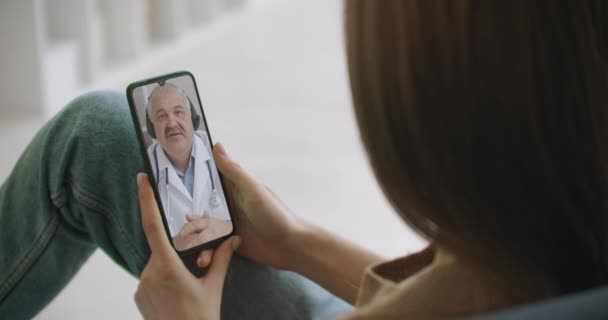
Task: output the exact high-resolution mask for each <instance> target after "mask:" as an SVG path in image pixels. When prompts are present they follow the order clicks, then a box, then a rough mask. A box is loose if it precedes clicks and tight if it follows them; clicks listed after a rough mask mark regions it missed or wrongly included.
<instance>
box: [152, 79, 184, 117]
mask: <svg viewBox="0 0 608 320" xmlns="http://www.w3.org/2000/svg"><path fill="white" fill-rule="evenodd" d="M164 88H170V89H175V91H177V92H179V93H181V94H182V96H183V97H184V102H185V103H186V105H185V108H186V109H188V112H191V110H190V100H189V99H188V95H187V94H186V92H184V90H183V89H182V88H180V87H178V86H177V85H175V84H173V83H171V82H166V81H165V82H164V84H162V85H161V84H157V85H155V86H154V87H153V88H152V91H150V95H148V100H147V101H146V115H147V117H148V118H149V119H150V121H152V115H151V114H150V112H151V110H152V106H151V102H150V99H151V98H152V96H153V95H154V94H155V93H156V92H157V91H158V90H160V89H164Z"/></svg>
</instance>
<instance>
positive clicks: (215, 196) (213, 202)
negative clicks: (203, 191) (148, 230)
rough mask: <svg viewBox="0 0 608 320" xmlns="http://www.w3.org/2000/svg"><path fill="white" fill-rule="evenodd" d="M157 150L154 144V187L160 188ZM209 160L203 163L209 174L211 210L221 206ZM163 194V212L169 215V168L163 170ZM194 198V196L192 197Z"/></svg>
mask: <svg viewBox="0 0 608 320" xmlns="http://www.w3.org/2000/svg"><path fill="white" fill-rule="evenodd" d="M157 150H158V144H156V145H155V146H154V151H153V153H154V164H155V166H156V179H157V180H156V187H157V188H158V187H159V186H160V167H159V165H158V155H157V153H156V152H157ZM209 162H210V160H207V161H205V163H206V164H207V171H208V172H209V179H210V180H211V197H210V198H209V206H210V207H211V208H217V207H219V206H220V204H221V200H220V196H219V194H218V192H217V188H216V187H215V182H214V181H213V174H212V173H211V172H212V171H211V165H210V164H209ZM165 192H166V198H167V207H168V208H165V210H168V212H167V215H170V212H171V211H170V210H171V206H170V197H169V167H166V168H165ZM193 197H194V196H193Z"/></svg>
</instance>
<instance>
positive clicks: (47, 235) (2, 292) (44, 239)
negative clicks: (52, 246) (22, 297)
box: [0, 215, 59, 301]
mask: <svg viewBox="0 0 608 320" xmlns="http://www.w3.org/2000/svg"><path fill="white" fill-rule="evenodd" d="M58 226H59V217H58V216H57V215H52V216H51V218H50V219H49V221H48V222H47V223H46V225H45V226H44V228H43V229H42V232H40V234H39V235H38V237H37V238H36V240H34V244H33V245H32V247H31V249H30V250H28V252H27V254H26V255H25V256H24V257H23V259H21V262H19V263H18V264H17V267H16V268H15V269H14V270H13V271H12V272H11V273H10V275H9V276H8V277H7V278H6V282H5V283H4V284H3V285H2V287H0V301H2V300H4V299H5V298H6V297H7V295H8V293H9V292H10V291H11V289H12V288H13V287H14V286H15V285H16V284H17V282H18V281H19V279H21V277H23V275H24V271H25V270H27V269H28V267H29V266H30V265H31V264H32V262H33V261H34V260H36V259H37V258H38V257H39V256H40V253H41V252H42V251H43V250H44V248H45V247H46V246H47V244H48V240H49V239H51V238H52V237H53V235H54V234H55V231H56V230H57V227H58ZM51 227H53V228H51ZM49 229H50V230H49Z"/></svg>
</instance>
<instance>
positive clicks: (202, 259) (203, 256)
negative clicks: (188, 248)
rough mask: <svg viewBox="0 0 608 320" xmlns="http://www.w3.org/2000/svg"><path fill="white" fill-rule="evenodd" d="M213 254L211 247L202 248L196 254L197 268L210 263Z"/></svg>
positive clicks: (205, 266)
mask: <svg viewBox="0 0 608 320" xmlns="http://www.w3.org/2000/svg"><path fill="white" fill-rule="evenodd" d="M212 256H213V249H209V250H204V251H203V252H201V253H200V254H199V255H198V259H196V265H197V266H198V267H199V268H201V269H202V268H207V267H208V266H209V263H211V257H212Z"/></svg>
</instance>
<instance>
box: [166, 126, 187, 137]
mask: <svg viewBox="0 0 608 320" xmlns="http://www.w3.org/2000/svg"><path fill="white" fill-rule="evenodd" d="M178 134H181V135H184V129H183V128H182V127H181V126H179V125H177V126H175V127H173V128H166V129H165V137H166V138H168V137H171V136H174V135H178Z"/></svg>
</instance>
